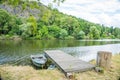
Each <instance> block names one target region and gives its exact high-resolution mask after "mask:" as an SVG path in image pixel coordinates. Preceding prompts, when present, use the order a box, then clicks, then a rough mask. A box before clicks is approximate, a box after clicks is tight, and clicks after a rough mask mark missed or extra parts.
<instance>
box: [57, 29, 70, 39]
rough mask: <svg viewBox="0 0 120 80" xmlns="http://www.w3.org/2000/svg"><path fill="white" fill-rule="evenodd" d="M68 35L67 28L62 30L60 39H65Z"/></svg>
mask: <svg viewBox="0 0 120 80" xmlns="http://www.w3.org/2000/svg"><path fill="white" fill-rule="evenodd" d="M67 36H68V33H67V31H66V30H65V29H61V30H60V34H59V39H65V37H67Z"/></svg>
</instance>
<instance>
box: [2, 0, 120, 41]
mask: <svg viewBox="0 0 120 80" xmlns="http://www.w3.org/2000/svg"><path fill="white" fill-rule="evenodd" d="M55 1H56V0H55ZM58 1H59V0H58ZM62 1H64V0H62ZM9 7H10V8H11V9H8V8H9ZM14 36H18V37H20V38H22V39H115V38H117V39H120V28H118V27H113V26H111V27H107V26H104V25H100V24H95V23H92V22H89V21H86V20H84V19H81V18H76V17H74V16H71V15H67V14H63V13H61V12H59V11H58V10H57V9H55V8H54V9H53V8H52V7H51V5H48V6H44V5H43V4H41V3H40V2H36V1H21V0H7V1H4V0H0V39H12V37H14Z"/></svg>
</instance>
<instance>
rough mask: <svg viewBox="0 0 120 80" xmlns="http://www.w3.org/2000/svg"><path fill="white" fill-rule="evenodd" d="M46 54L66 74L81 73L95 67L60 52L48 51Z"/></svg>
mask: <svg viewBox="0 0 120 80" xmlns="http://www.w3.org/2000/svg"><path fill="white" fill-rule="evenodd" d="M45 54H46V56H48V57H49V58H50V59H51V60H52V61H53V62H54V63H55V64H56V66H58V67H59V69H61V70H62V71H64V72H65V73H71V72H81V71H86V70H89V69H92V68H94V67H95V66H94V65H92V64H90V63H88V62H85V61H82V60H80V59H78V58H75V57H73V56H71V55H69V54H66V53H64V52H62V51H60V50H48V51H45Z"/></svg>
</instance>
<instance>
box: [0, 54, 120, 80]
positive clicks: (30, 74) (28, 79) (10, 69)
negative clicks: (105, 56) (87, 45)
mask: <svg viewBox="0 0 120 80" xmlns="http://www.w3.org/2000/svg"><path fill="white" fill-rule="evenodd" d="M94 64H95V62H94ZM0 74H1V77H2V78H3V80H68V79H67V78H66V77H65V76H64V74H63V73H62V72H61V71H59V70H57V69H55V70H36V69H34V68H33V67H31V66H11V65H1V66H0ZM73 75H74V77H75V79H74V80H118V79H119V78H120V55H115V56H113V57H112V62H111V68H110V70H104V73H97V72H95V71H94V70H92V71H86V72H82V73H74V74H73Z"/></svg>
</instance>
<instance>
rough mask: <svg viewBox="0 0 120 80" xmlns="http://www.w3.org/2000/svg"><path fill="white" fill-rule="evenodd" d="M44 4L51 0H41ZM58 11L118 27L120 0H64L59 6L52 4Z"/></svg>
mask: <svg viewBox="0 0 120 80" xmlns="http://www.w3.org/2000/svg"><path fill="white" fill-rule="evenodd" d="M41 2H42V3H43V4H45V5H48V3H50V2H52V1H51V0H41ZM53 6H54V7H56V8H57V9H58V10H59V11H60V12H63V13H66V14H69V15H73V16H76V17H78V18H82V19H85V20H87V21H90V22H94V23H98V24H104V25H105V26H109V27H110V26H114V27H120V0H66V1H65V2H64V3H61V4H60V6H58V5H57V4H53Z"/></svg>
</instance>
